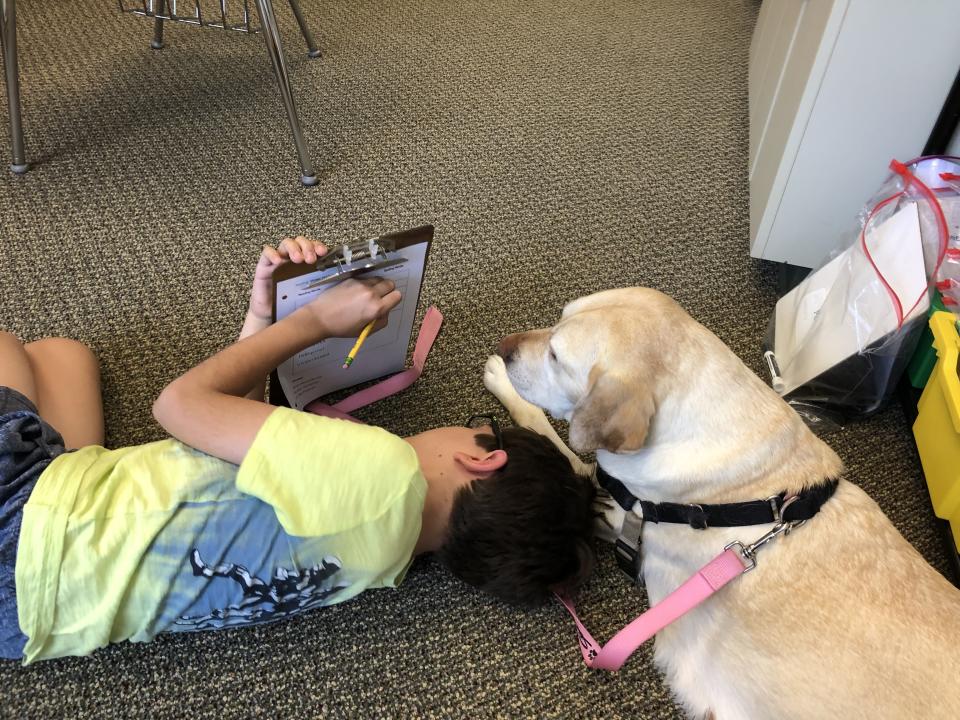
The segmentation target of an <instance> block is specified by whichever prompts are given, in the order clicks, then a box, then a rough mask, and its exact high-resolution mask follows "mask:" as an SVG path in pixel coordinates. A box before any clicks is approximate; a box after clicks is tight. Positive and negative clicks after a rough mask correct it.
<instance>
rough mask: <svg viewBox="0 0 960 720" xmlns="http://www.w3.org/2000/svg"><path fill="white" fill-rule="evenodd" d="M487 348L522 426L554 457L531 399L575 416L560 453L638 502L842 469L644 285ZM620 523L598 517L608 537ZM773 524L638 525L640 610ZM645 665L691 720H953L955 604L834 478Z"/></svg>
mask: <svg viewBox="0 0 960 720" xmlns="http://www.w3.org/2000/svg"><path fill="white" fill-rule="evenodd" d="M498 352H499V353H500V356H494V357H493V358H491V359H490V361H489V362H488V364H487V370H486V376H485V382H486V384H487V387H488V388H490V389H491V391H492V392H494V393H495V394H496V395H497V396H498V397H499V398H500V400H501V401H502V402H503V403H504V405H505V406H506V407H507V409H508V410H510V412H511V414H512V415H514V417H515V419H516V420H517V422H519V423H521V424H523V425H526V426H529V427H532V428H533V429H536V430H538V431H541V432H546V433H548V434H550V435H551V436H552V437H553V438H554V440H555V442H557V443H558V444H560V445H561V446H562V443H561V442H560V440H559V438H558V437H556V434H555V433H553V431H552V429H550V425H549V422H548V421H547V419H546V418H545V417H544V416H543V414H542V412H541V411H540V410H539V409H538V408H537V407H534V405H536V406H539V407H543V408H546V409H547V410H549V411H550V412H551V414H553V415H554V416H556V417H562V418H564V419H566V420H569V422H570V442H571V445H572V446H573V447H574V448H576V449H577V450H579V451H583V452H589V451H594V450H595V451H597V460H598V462H599V463H600V464H601V465H602V466H603V467H604V469H605V470H606V471H607V472H609V473H610V474H612V475H614V476H615V477H617V478H619V479H620V480H621V481H623V482H624V483H625V484H626V485H627V486H628V487H629V488H630V489H631V491H632V492H633V493H634V494H635V495H637V496H640V497H644V498H647V499H650V500H654V501H667V500H669V501H673V502H700V503H721V502H734V501H740V500H752V499H755V498H765V497H769V496H771V495H775V494H777V493H780V492H781V491H784V490H786V491H788V492H797V491H799V490H801V489H802V488H804V487H805V486H808V485H811V484H815V483H819V482H822V481H824V480H825V479H827V478H832V477H841V475H842V465H841V461H840V459H839V458H838V457H837V455H836V454H835V453H834V452H833V451H832V450H831V449H830V448H829V447H828V446H827V445H826V444H824V443H823V442H822V441H821V440H819V439H818V438H817V437H816V436H814V435H813V434H812V433H811V432H810V431H809V430H808V429H807V427H806V426H805V425H804V424H803V422H802V421H801V419H800V418H799V417H798V416H797V414H796V413H795V412H794V411H793V410H792V409H791V408H790V407H789V406H788V405H786V403H784V402H783V401H782V400H781V399H780V398H779V397H778V396H777V395H776V394H775V393H774V392H773V391H772V390H770V389H769V388H768V387H766V385H765V384H764V383H763V382H762V381H761V380H760V379H759V378H758V377H757V376H756V375H755V374H754V373H752V372H751V371H750V370H749V369H748V368H747V367H746V366H744V365H743V363H742V362H740V360H739V359H738V358H737V357H736V356H735V355H734V354H733V353H732V352H731V351H730V350H729V349H728V348H727V347H726V346H725V345H724V344H723V343H722V342H721V341H720V340H719V339H718V338H717V337H716V336H714V335H713V334H712V333H711V332H709V331H708V330H707V329H706V328H704V327H703V326H702V325H700V324H699V323H697V322H696V321H694V320H693V319H692V318H691V317H690V316H689V315H688V314H687V313H686V312H685V311H684V310H683V309H682V308H680V306H679V305H677V304H676V303H675V302H674V301H673V300H671V299H670V298H668V297H667V296H665V295H663V294H661V293H659V292H656V291H654V290H650V289H645V288H628V289H622V290H613V291H607V292H603V293H598V294H596V295H591V296H588V297H586V298H582V299H580V300H577V301H575V302H573V303H571V304H570V305H568V306H567V307H566V308H565V310H564V312H563V316H562V318H561V320H560V322H559V323H558V324H557V325H556V326H554V327H552V328H549V329H544V330H536V331H532V332H529V333H523V334H520V335H514V336H510V337H508V338H505V339H504V341H503V342H502V343H501V346H500V348H499V350H498ZM501 356H502V357H503V358H505V363H504V359H502V358H501ZM518 393H519V394H518ZM521 396H522V397H521ZM528 401H529V402H528ZM531 403H533V404H531ZM563 449H564V450H565V452H567V453H568V456H569V457H571V460H572V461H573V462H574V463H576V464H578V467H580V469H586V468H585V467H584V466H583V464H582V463H581V462H580V460H579V459H578V458H577V457H576V456H575V455H574V454H573V453H571V452H570V451H569V450H568V449H566V448H565V447H564V448H563ZM918 492H919V490H918ZM622 518H623V514H622V511H619V510H618V509H613V510H610V511H609V512H608V513H607V521H608V523H609V524H611V525H613V526H615V527H616V526H618V525H619V524H620V523H622ZM767 529H769V526H760V527H756V528H729V529H727V528H710V529H707V530H703V531H698V530H693V529H691V528H689V527H685V526H677V525H651V524H649V523H648V524H647V525H646V526H645V528H644V532H643V554H644V562H643V570H642V574H643V577H644V580H645V582H646V585H647V591H648V595H649V598H650V602H651V603H655V602H658V601H659V600H661V599H662V598H663V597H664V596H665V595H666V594H668V593H669V592H670V591H671V590H673V589H674V588H676V587H677V586H679V585H680V583H682V582H683V581H684V580H685V579H686V578H687V577H689V576H690V575H691V574H692V573H693V572H695V571H696V570H697V569H698V568H699V567H701V566H702V565H704V564H705V563H706V562H707V561H708V560H710V559H711V558H712V557H713V556H715V555H716V554H717V553H718V552H719V551H720V550H722V549H723V547H724V545H725V544H727V543H728V542H730V541H732V540H735V539H739V540H742V541H744V542H749V541H753V540H754V539H756V538H757V537H759V536H760V535H761V534H762V533H763V532H765V531H766V530H767ZM655 658H656V661H657V663H658V665H659V667H660V668H661V669H662V670H663V671H664V672H665V674H666V676H667V679H668V682H669V683H670V685H671V687H672V688H673V690H674V691H675V693H676V694H677V697H678V698H679V699H680V701H681V702H682V703H683V705H684V706H685V707H686V708H687V710H688V712H689V713H690V715H691V716H694V717H708V716H709V715H710V713H713V715H714V716H715V717H716V719H717V720H731V719H737V720H739V719H741V718H749V719H750V720H758V719H766V718H769V719H770V720H781V719H785V718H797V719H798V720H809V719H811V718H838V719H840V720H852V719H853V718H891V719H896V720H901V719H903V718H925V719H926V718H960V592H958V591H957V590H956V589H955V588H954V587H953V586H952V585H950V584H949V583H948V582H947V581H946V580H945V579H944V578H943V577H942V576H941V575H939V574H938V573H937V572H936V571H935V570H933V569H932V568H931V567H930V566H929V565H927V563H926V562H924V560H923V559H922V558H921V556H920V555H919V554H918V553H917V552H916V550H914V548H913V547H911V546H910V544H909V543H907V542H906V541H905V540H904V539H903V537H902V536H901V535H900V534H899V533H898V532H897V530H896V529H895V528H894V527H893V525H892V524H891V523H890V521H889V520H888V519H887V518H886V516H885V515H884V514H883V513H882V512H881V510H880V509H879V508H878V507H877V505H876V503H874V502H873V500H871V499H870V498H869V497H868V496H867V495H866V494H865V493H864V492H863V491H862V490H860V489H859V488H858V487H857V486H855V485H853V484H851V483H849V482H847V481H846V480H843V479H841V481H840V485H839V487H838V489H837V491H836V493H835V495H834V497H833V498H832V499H831V500H830V501H829V502H828V503H827V504H826V505H825V506H824V507H823V509H822V510H821V512H820V513H819V514H818V515H817V516H816V517H815V518H814V519H813V520H811V521H810V522H808V523H807V524H806V525H805V526H803V527H801V528H798V529H797V530H795V531H794V532H793V533H792V534H790V535H789V536H787V537H781V538H779V539H778V540H777V541H775V542H774V543H772V544H771V545H769V546H767V547H765V548H763V549H762V550H761V551H760V553H759V564H758V566H757V568H756V569H755V570H754V571H752V572H750V573H748V574H746V575H744V576H743V577H742V578H740V579H738V580H736V581H734V582H733V583H732V584H731V585H729V586H727V587H726V588H724V589H723V590H722V591H721V592H720V593H719V594H717V595H715V596H714V597H712V598H711V599H710V600H708V601H707V602H706V603H705V604H704V605H703V606H701V607H699V608H697V609H696V610H694V611H693V612H691V613H689V614H688V615H686V616H685V617H683V618H682V619H681V620H679V621H677V622H676V623H674V624H673V625H672V626H670V627H668V628H667V629H665V630H664V631H663V632H661V633H660V635H659V636H658V637H657V639H656V646H655Z"/></svg>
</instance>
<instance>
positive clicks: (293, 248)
mask: <svg viewBox="0 0 960 720" xmlns="http://www.w3.org/2000/svg"><path fill="white" fill-rule="evenodd" d="M326 254H327V247H326V245H324V244H323V243H322V242H319V241H317V240H310V239H309V238H305V237H303V236H302V235H298V236H297V237H294V238H284V239H283V240H281V241H280V244H279V245H277V247H275V248H274V247H271V246H270V245H264V246H263V251H262V252H261V254H260V259H259V261H257V266H256V268H255V269H254V272H253V287H251V288H250V306H249V308H248V309H247V316H246V318H244V321H243V327H242V328H241V329H240V338H239V339H240V340H243V339H244V338H248V337H250V336H251V335H255V334H256V333H258V332H260V331H261V330H263V329H264V328H265V327H267V326H269V325H270V322H271V319H272V314H273V271H274V270H276V269H277V268H278V267H279V266H280V265H283V264H284V263H287V262H294V263H315V262H316V261H317V258H319V257H322V256H323V255H326ZM266 388H267V378H266V376H264V377H261V378H257V379H256V380H254V382H253V385H252V386H251V388H250V389H249V390H248V391H247V392H246V393H244V395H245V396H246V397H248V398H250V399H251V400H263V398H264V396H265V394H266Z"/></svg>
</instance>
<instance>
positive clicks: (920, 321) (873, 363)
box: [784, 316, 927, 424]
mask: <svg viewBox="0 0 960 720" xmlns="http://www.w3.org/2000/svg"><path fill="white" fill-rule="evenodd" d="M926 321H927V318H926V316H924V317H919V318H914V319H913V320H911V321H910V322H909V323H907V324H906V325H904V326H903V327H902V328H901V329H900V330H899V331H898V332H899V333H900V335H901V337H900V339H899V341H898V342H899V344H898V346H897V348H896V351H894V346H893V344H892V343H893V342H897V341H894V340H892V339H891V336H890V335H885V336H884V337H882V338H880V339H879V340H877V341H876V342H875V343H873V344H872V345H868V346H867V347H866V348H864V349H863V350H862V351H861V352H858V353H856V354H854V355H850V356H849V357H847V358H845V359H844V360H843V361H841V362H840V363H838V364H836V365H834V366H833V367H832V368H830V369H829V370H827V371H826V372H824V373H821V374H820V375H818V376H817V377H815V378H814V379H813V380H811V381H810V382H808V383H807V384H805V385H801V386H800V387H798V388H796V389H795V390H793V391H791V392H790V393H788V394H787V395H786V396H784V400H786V401H787V402H790V403H791V404H794V403H798V404H802V405H804V406H808V407H810V408H821V409H822V410H824V411H825V414H824V416H823V417H824V419H827V420H832V421H834V422H839V423H840V424H843V422H845V421H846V420H853V419H863V418H866V417H869V416H870V415H873V414H874V413H876V412H879V411H880V410H882V409H883V408H884V407H886V405H887V404H888V403H889V401H890V399H891V398H892V397H893V395H894V394H895V392H896V387H897V386H896V384H897V382H898V380H899V378H900V377H901V376H902V375H903V371H904V370H905V369H906V367H907V364H908V363H909V362H910V358H911V357H912V356H913V352H914V350H915V349H916V346H917V342H918V341H919V340H920V337H921V335H923V330H924V328H925V327H926ZM881 348H882V351H881V350H880V349H881Z"/></svg>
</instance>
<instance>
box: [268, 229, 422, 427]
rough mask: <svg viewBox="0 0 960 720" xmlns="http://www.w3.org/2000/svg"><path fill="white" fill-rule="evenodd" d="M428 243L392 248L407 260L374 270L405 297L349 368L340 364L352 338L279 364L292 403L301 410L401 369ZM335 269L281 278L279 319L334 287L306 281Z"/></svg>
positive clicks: (325, 343)
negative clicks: (310, 404) (315, 402)
mask: <svg viewBox="0 0 960 720" xmlns="http://www.w3.org/2000/svg"><path fill="white" fill-rule="evenodd" d="M428 248H429V243H426V242H422V243H415V244H412V245H408V246H407V247H404V248H402V249H400V250H397V251H396V252H395V254H396V255H397V256H400V257H403V258H405V260H406V262H404V263H403V264H401V265H395V266H393V267H389V268H386V269H383V270H377V271H375V273H373V274H375V275H376V276H377V277H383V278H387V279H389V280H393V282H394V283H395V284H396V286H397V290H399V291H400V294H401V295H402V297H403V299H402V300H401V301H400V304H399V305H397V307H395V308H394V309H393V310H391V311H390V315H389V317H388V321H387V326H386V327H385V328H383V329H381V330H378V331H377V332H375V333H373V334H372V335H370V337H369V338H367V340H366V342H364V344H363V348H362V349H361V350H360V352H359V353H358V354H357V356H356V359H355V360H354V361H353V364H352V365H351V366H350V367H349V368H348V369H346V370H344V369H343V361H344V358H346V356H347V353H349V352H350V349H351V348H352V347H353V344H354V343H355V342H356V338H331V339H329V340H324V341H322V342H319V343H317V344H316V345H312V346H311V347H308V348H307V349H306V350H304V351H302V352H299V353H297V354H296V355H294V356H293V357H292V358H290V359H289V360H287V361H285V362H283V363H281V365H280V366H279V367H278V368H277V377H278V378H279V380H280V386H281V387H282V388H283V392H284V395H286V397H287V401H288V402H289V403H290V407H292V408H295V409H297V410H303V408H304V407H305V406H306V405H308V404H309V403H311V402H312V401H314V400H316V399H317V398H319V397H322V396H324V395H327V394H329V393H332V392H336V391H337V390H342V389H344V388H347V387H351V386H353V385H358V384H359V383H362V382H366V381H368V380H374V379H376V378H379V377H383V376H384V375H390V374H392V373H396V372H400V371H401V370H403V369H404V363H405V362H406V358H407V349H408V347H409V346H410V336H411V335H412V334H413V323H414V320H415V319H416V315H417V301H418V299H419V297H420V286H421V284H422V283H423V272H424V269H425V267H426V263H427V250H428ZM393 254H394V253H391V255H393ZM336 273H337V268H329V269H326V270H318V271H316V272H313V273H308V274H306V275H300V276H298V277H295V278H290V279H288V280H282V281H279V282H278V283H277V284H276V288H275V293H276V313H277V320H281V319H283V318H284V317H286V316H287V315H289V314H290V313H292V312H293V311H294V310H296V309H297V308H299V307H302V306H303V305H306V304H307V303H309V302H310V301H312V300H314V299H316V298H317V297H318V296H320V295H321V294H322V293H324V292H326V291H327V290H329V289H330V288H331V287H335V286H336V283H329V284H324V285H319V286H317V287H312V288H311V287H309V286H310V285H312V284H314V283H316V282H317V281H318V280H322V279H323V278H325V277H329V276H331V275H335V274H336Z"/></svg>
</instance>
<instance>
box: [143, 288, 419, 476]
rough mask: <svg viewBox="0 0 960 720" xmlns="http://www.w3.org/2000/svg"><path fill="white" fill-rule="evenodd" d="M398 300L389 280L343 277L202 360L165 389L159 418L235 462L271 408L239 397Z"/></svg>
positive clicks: (212, 452)
mask: <svg viewBox="0 0 960 720" xmlns="http://www.w3.org/2000/svg"><path fill="white" fill-rule="evenodd" d="M399 302H400V293H399V292H398V291H396V290H394V285H393V283H392V282H390V281H389V280H380V279H377V278H370V279H364V280H347V281H345V282H343V283H340V285H338V286H337V287H335V288H332V289H331V290H328V291H327V292H325V293H323V295H321V296H320V297H319V298H318V299H317V300H314V301H313V302H311V303H309V304H308V305H305V306H304V307H302V308H300V309H298V310H297V311H296V312H294V313H292V314H291V315H289V316H287V317H286V318H284V319H283V320H281V321H280V322H277V323H275V324H273V325H270V326H269V327H266V328H264V329H263V330H261V331H260V332H258V333H256V334H254V335H251V336H250V337H247V338H244V339H243V340H240V341H238V342H237V343H235V344H233V345H231V346H230V347H228V348H226V349H225V350H222V351H220V352H219V353H217V354H216V355H214V356H213V357H211V358H209V359H208V360H205V361H204V362H202V363H200V364H199V365H197V366H196V367H195V368H193V369H192V370H189V371H187V372H186V373H185V374H183V375H182V376H181V377H179V378H177V379H176V380H174V381H173V382H172V383H170V384H169V385H167V387H166V388H164V390H163V392H161V393H160V397H158V398H157V400H156V402H155V403H154V404H153V414H154V417H155V418H156V419H157V421H158V422H159V423H160V424H161V425H162V426H163V427H164V429H166V430H167V432H169V433H170V434H171V435H173V436H174V437H176V438H177V439H178V440H180V441H182V442H184V443H186V444H187V445H192V446H193V447H195V448H197V449H198V450H202V451H203V452H205V453H209V454H210V455H215V456H216V457H219V458H222V459H223V460H227V461H229V462H232V463H236V464H238V465H239V464H240V462H241V461H242V460H243V458H244V456H245V455H246V454H247V450H248V449H249V448H250V445H251V444H252V443H253V440H254V438H255V437H256V435H257V432H258V431H259V430H260V427H261V426H262V425H263V423H264V422H265V421H266V419H267V417H268V416H269V415H270V413H271V412H273V410H274V409H275V408H273V407H272V406H270V405H267V404H265V403H263V402H258V401H256V400H251V399H249V398H246V397H244V395H246V394H247V393H248V392H250V388H251V387H253V386H254V384H255V383H256V382H258V381H259V380H261V379H262V378H264V377H265V376H266V375H267V374H268V373H269V372H270V371H271V370H273V369H274V368H275V367H276V366H277V365H279V364H280V363H281V362H282V361H283V360H286V359H287V358H288V357H291V356H292V355H295V354H296V353H298V352H300V351H301V350H303V349H305V348H307V347H309V346H310V345H313V344H314V343H317V342H320V341H321V340H324V339H326V338H331V337H351V336H355V335H357V334H359V332H360V330H361V329H362V328H363V326H364V325H366V324H367V323H368V322H370V321H371V320H375V319H379V318H384V317H385V316H386V315H387V314H388V313H389V312H390V310H392V309H393V308H394V307H395V306H396V305H397V304H398V303H399Z"/></svg>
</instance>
